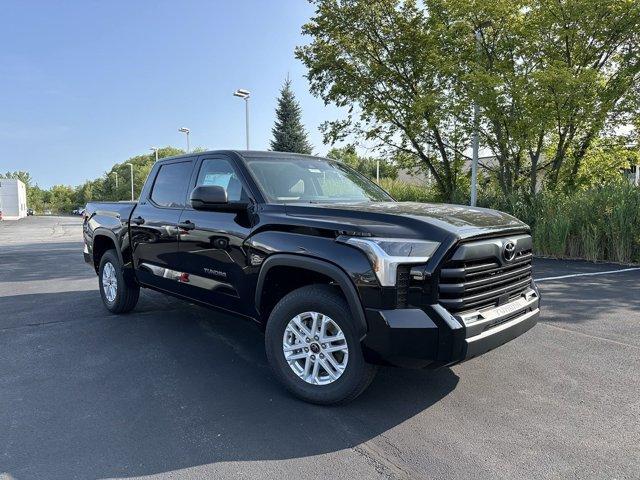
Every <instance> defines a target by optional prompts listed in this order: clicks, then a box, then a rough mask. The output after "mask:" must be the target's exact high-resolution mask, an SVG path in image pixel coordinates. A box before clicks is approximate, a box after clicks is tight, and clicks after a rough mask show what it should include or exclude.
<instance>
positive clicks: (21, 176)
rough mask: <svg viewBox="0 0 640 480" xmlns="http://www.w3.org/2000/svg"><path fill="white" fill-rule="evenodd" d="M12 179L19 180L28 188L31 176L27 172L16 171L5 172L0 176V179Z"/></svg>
mask: <svg viewBox="0 0 640 480" xmlns="http://www.w3.org/2000/svg"><path fill="white" fill-rule="evenodd" d="M3 177H4V178H14V179H17V180H20V181H21V182H22V183H24V185H25V186H26V187H27V188H29V187H30V186H31V182H32V181H33V179H32V178H31V174H30V173H29V172H25V171H22V170H16V171H15V172H7V173H5V174H4V175H0V178H3Z"/></svg>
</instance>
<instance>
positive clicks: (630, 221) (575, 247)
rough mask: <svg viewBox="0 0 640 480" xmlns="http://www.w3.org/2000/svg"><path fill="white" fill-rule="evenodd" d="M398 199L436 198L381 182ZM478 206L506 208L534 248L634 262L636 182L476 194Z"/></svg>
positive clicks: (638, 233) (639, 222)
mask: <svg viewBox="0 0 640 480" xmlns="http://www.w3.org/2000/svg"><path fill="white" fill-rule="evenodd" d="M381 184H382V186H383V188H385V189H386V190H387V191H388V192H389V193H391V195H392V196H394V197H395V198H396V199H397V200H400V201H417V202H434V201H439V198H438V195H437V192H436V191H435V190H433V189H430V188H428V187H422V186H413V185H407V184H406V183H403V182H400V181H397V180H395V181H389V180H384V181H382V182H381ZM478 203H479V204H480V205H481V206H483V207H488V208H495V209H497V210H502V211H505V212H508V213H510V214H512V215H514V216H515V217H518V218H519V219H521V220H522V221H524V222H526V223H528V224H529V225H531V228H532V234H533V240H534V245H535V249H536V252H537V253H539V254H542V255H550V256H554V257H560V258H584V259H587V260H591V261H613V262H621V263H632V262H640V188H637V187H634V186H632V185H629V184H627V183H621V184H613V185H608V186H605V187H600V188H597V189H592V190H585V191H576V192H574V193H571V194H565V193H557V192H548V191H545V192H542V193H540V194H538V195H537V196H536V197H534V198H531V197H528V196H524V195H522V196H518V195H514V196H512V197H504V196H500V195H493V196H487V195H485V196H481V197H480V198H479V201H478Z"/></svg>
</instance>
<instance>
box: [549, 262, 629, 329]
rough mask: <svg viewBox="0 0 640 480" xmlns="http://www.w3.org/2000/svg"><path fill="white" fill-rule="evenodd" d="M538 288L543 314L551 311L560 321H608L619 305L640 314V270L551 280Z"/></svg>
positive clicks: (556, 319)
mask: <svg viewBox="0 0 640 480" xmlns="http://www.w3.org/2000/svg"><path fill="white" fill-rule="evenodd" d="M539 287H540V290H541V293H542V309H543V311H544V310H547V308H548V309H549V311H552V312H553V318H552V319H553V320H554V321H558V322H565V323H569V324H572V323H581V322H585V321H588V320H594V319H602V318H607V314H608V313H611V312H612V311H613V310H615V309H616V306H623V307H624V308H625V309H628V310H631V311H636V312H637V311H640V271H639V272H625V273H616V274H610V275H599V276H593V277H576V278H565V279H561V280H550V281H546V282H541V283H540V284H539Z"/></svg>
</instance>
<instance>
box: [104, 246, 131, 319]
mask: <svg viewBox="0 0 640 480" xmlns="http://www.w3.org/2000/svg"><path fill="white" fill-rule="evenodd" d="M105 271H106V272H107V273H106V274H105ZM113 278H115V282H113V280H112V279H113ZM108 282H111V283H108ZM98 283H99V285H100V296H101V297H102V303H104V306H105V307H107V310H109V311H110V312H111V313H117V314H119V313H127V312H130V311H131V310H133V309H134V308H135V306H136V304H137V303H138V298H139V297H140V286H139V285H137V284H136V283H135V282H133V281H132V280H130V279H125V276H124V272H123V270H122V264H121V262H120V259H119V258H118V254H117V253H116V251H115V250H113V249H111V250H107V251H106V252H105V253H104V255H102V258H101V259H100V268H99V269H98ZM105 284H106V286H107V288H105ZM109 286H111V287H115V288H111V289H110V288H108V287H109Z"/></svg>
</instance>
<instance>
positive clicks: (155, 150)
mask: <svg viewBox="0 0 640 480" xmlns="http://www.w3.org/2000/svg"><path fill="white" fill-rule="evenodd" d="M149 150H153V151H154V152H156V162H157V161H158V147H151V148H150V149H149Z"/></svg>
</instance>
